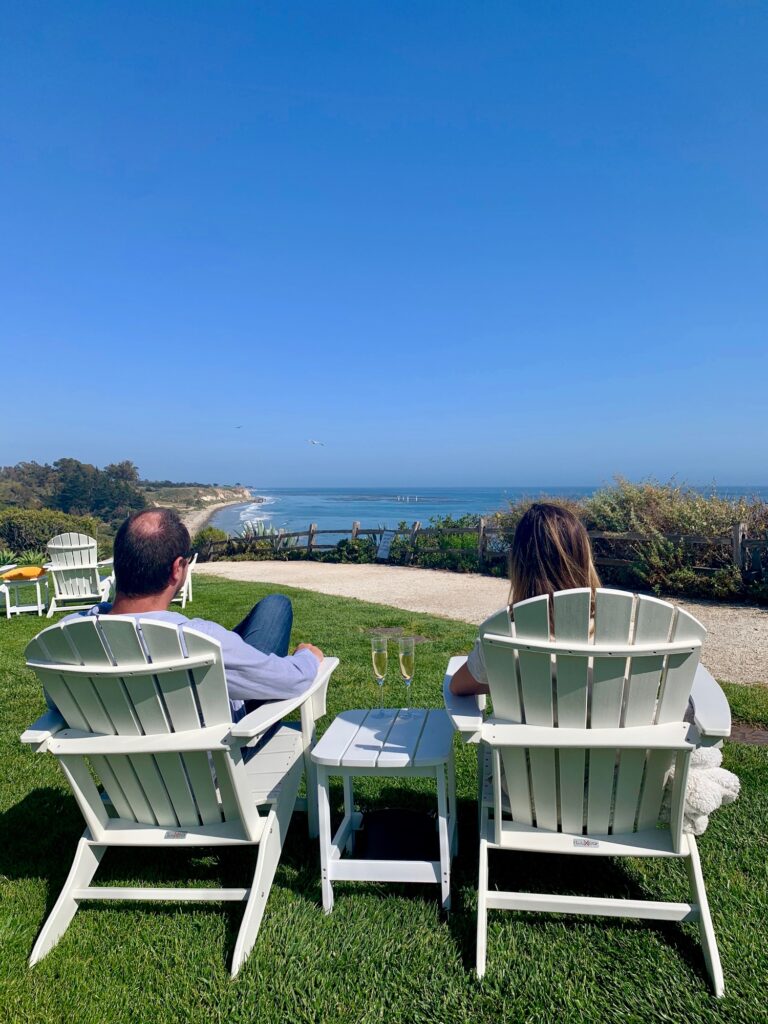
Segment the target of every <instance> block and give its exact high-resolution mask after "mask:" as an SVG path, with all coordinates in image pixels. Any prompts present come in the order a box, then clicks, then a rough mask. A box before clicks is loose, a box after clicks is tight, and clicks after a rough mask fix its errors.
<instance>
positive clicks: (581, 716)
mask: <svg viewBox="0 0 768 1024" xmlns="http://www.w3.org/2000/svg"><path fill="white" fill-rule="evenodd" d="M553 604H554V628H553V630H552V635H551V638H550V602H549V598H548V597H547V596H546V595H545V596H543V597H536V598H531V599H530V600H527V601H522V602H520V603H519V604H516V605H515V606H514V610H513V618H512V620H510V615H509V612H508V611H507V609H502V610H501V611H500V612H497V613H496V614H495V615H493V616H491V617H490V618H489V619H488V620H487V621H486V622H485V623H483V625H482V626H481V627H480V632H481V636H482V646H483V654H484V657H485V663H486V667H487V671H488V678H489V687H490V691H491V700H492V702H493V716H492V717H490V718H484V717H483V707H484V702H485V698H484V697H483V698H478V697H456V696H454V695H452V694H450V692H449V690H448V686H449V684H450V679H451V677H452V675H453V673H454V672H455V671H456V670H457V669H458V668H459V667H460V665H461V664H463V663H464V661H465V659H463V658H453V659H452V660H451V663H450V664H449V666H448V675H447V676H446V684H445V693H446V704H447V706H448V710H449V714H451V717H452V718H453V721H454V725H455V727H456V728H457V729H458V730H459V731H460V732H461V733H462V735H463V737H464V738H465V739H466V740H468V741H470V742H476V743H480V744H481V748H480V749H481V750H482V752H483V754H484V757H482V758H481V759H480V760H481V767H482V773H481V775H480V789H481V796H480V876H479V884H478V910H477V973H478V975H479V976H480V977H482V975H483V974H484V972H485V963H486V939H487V912H488V910H489V909H503V910H527V911H534V912H545V913H561V914H593V915H606V916H610V917H637V918H651V919H655V920H666V921H698V924H699V930H700V936H701V942H702V946H703V951H704V957H705V960H706V964H707V968H708V970H709V973H710V976H711V978H712V983H713V986H714V989H715V993H716V994H717V995H718V996H720V995H722V993H723V973H722V969H721V966H720V957H719V954H718V950H717V944H716V942H715V934H714V930H713V926H712V919H711V916H710V912H709V905H708V901H707V893H706V889H705V887H704V879H703V876H702V871H701V864H700V861H699V855H698V850H697V847H696V840H695V839H694V837H693V836H692V835H690V834H687V833H684V832H683V809H684V800H685V787H686V780H687V775H688V762H689V759H690V755H691V751H692V750H693V749H695V747H696V746H697V745H703V744H712V743H718V742H722V739H723V737H725V736H728V735H729V734H730V711H729V709H728V704H727V701H726V699H725V696H724V695H723V693H722V690H720V688H719V686H718V685H717V683H716V682H715V680H714V679H713V678H712V677H711V676H710V675H709V673H708V672H707V671H706V670H705V669H703V668H702V667H701V666H699V664H698V662H699V651H700V647H701V643H702V640H703V638H704V635H705V633H706V630H705V629H704V627H703V626H702V625H701V624H700V623H699V622H697V621H696V619H694V618H693V617H692V616H691V615H689V614H688V613H687V612H684V611H683V610H682V609H676V608H674V607H673V606H672V605H671V604H668V603H667V602H665V601H659V600H656V599H655V598H651V597H635V596H634V595H633V594H630V593H624V592H622V591H613V590H604V589H601V590H598V591H597V592H596V597H595V612H594V623H593V628H592V627H591V625H590V604H591V593H590V591H589V590H588V589H586V590H567V591H561V592H560V593H556V594H555V595H554V598H553ZM694 684H695V685H694ZM692 688H693V690H692ZM689 696H691V697H692V699H693V702H694V705H695V723H694V724H693V725H691V724H689V723H687V722H685V721H683V716H684V715H685V712H686V708H687V704H688V699H689ZM673 765H675V776H674V785H673V787H672V793H671V807H672V810H671V823H670V825H669V827H668V828H660V827H658V825H659V819H660V810H661V805H662V798H663V795H664V789H665V784H666V781H667V775H668V772H669V769H670V768H671V767H672V766H673ZM502 769H503V776H502ZM502 777H503V778H505V779H506V786H507V790H508V801H507V800H506V799H505V794H504V793H503V787H502ZM489 849H496V850H519V851H526V852H530V853H536V854H546V853H557V854H565V853H570V854H578V855H581V856H582V857H584V858H592V857H603V856H610V857H678V858H682V859H683V860H684V862H685V866H686V869H687V873H688V878H689V881H690V886H691V890H692V899H691V902H690V903H668V902H656V901H647V900H623V899H609V898H588V897H578V896H559V895H547V894H537V893H524V892H499V891H496V890H494V889H492V888H491V887H490V886H489V882H488V850H489Z"/></svg>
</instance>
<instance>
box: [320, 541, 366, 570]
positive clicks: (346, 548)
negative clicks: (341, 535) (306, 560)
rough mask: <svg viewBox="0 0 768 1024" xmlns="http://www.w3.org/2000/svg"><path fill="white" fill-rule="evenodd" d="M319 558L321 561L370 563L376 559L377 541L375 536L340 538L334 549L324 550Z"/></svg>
mask: <svg viewBox="0 0 768 1024" xmlns="http://www.w3.org/2000/svg"><path fill="white" fill-rule="evenodd" d="M318 558H319V560H320V561H321V562H350V563H354V564H357V565H365V564H369V563H370V562H375V561H376V541H375V540H374V539H373V537H364V538H357V539H356V540H352V539H351V538H350V539H349V540H346V539H344V540H340V541H339V543H338V544H337V545H336V547H335V549H334V550H333V551H323V552H322V553H320V554H319V555H318Z"/></svg>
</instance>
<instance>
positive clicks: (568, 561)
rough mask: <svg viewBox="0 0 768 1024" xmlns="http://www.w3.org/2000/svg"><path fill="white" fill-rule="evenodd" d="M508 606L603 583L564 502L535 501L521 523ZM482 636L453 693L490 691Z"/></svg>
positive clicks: (512, 556) (514, 549)
mask: <svg viewBox="0 0 768 1024" xmlns="http://www.w3.org/2000/svg"><path fill="white" fill-rule="evenodd" d="M509 582H510V592H509V604H510V608H511V606H512V605H513V604H514V603H516V602H518V601H525V600H527V599H528V598H529V597H539V596H540V595H541V594H550V595H552V594H553V593H555V591H557V590H572V589H575V588H579V587H590V588H591V589H592V591H593V592H594V590H595V588H596V587H599V586H600V580H599V579H598V576H597V573H596V572H595V565H594V562H593V561H592V548H591V546H590V543H589V537H588V536H587V531H586V530H585V529H584V526H583V525H582V524H581V522H580V521H579V520H578V519H577V518H576V516H575V515H574V514H573V512H569V510H568V509H567V508H563V507H562V506H560V505H550V504H547V503H545V502H537V503H536V504H535V505H531V507H530V508H529V509H528V511H527V512H526V513H525V515H524V516H523V518H522V519H521V520H520V522H519V523H518V524H517V529H516V530H515V536H514V539H513V541H512V549H511V551H510V560H509ZM488 692H489V691H488V676H487V673H486V671H485V662H484V661H483V649H482V644H481V643H480V640H479V638H478V640H477V641H476V642H475V646H474V647H473V648H472V650H471V652H470V654H469V657H468V658H467V663H466V665H462V667H461V668H460V669H459V670H458V672H456V673H455V674H454V676H453V679H452V680H451V693H456V694H469V693H488Z"/></svg>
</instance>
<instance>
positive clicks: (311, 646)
mask: <svg viewBox="0 0 768 1024" xmlns="http://www.w3.org/2000/svg"><path fill="white" fill-rule="evenodd" d="M299 651H311V652H312V654H314V656H315V657H316V658H317V660H318V661H322V660H323V658H324V657H325V655H324V654H323V652H322V651H321V650H320V648H319V647H315V645H314V644H299V645H298V647H297V648H296V650H295V651H294V652H293V653H294V654H298V653H299Z"/></svg>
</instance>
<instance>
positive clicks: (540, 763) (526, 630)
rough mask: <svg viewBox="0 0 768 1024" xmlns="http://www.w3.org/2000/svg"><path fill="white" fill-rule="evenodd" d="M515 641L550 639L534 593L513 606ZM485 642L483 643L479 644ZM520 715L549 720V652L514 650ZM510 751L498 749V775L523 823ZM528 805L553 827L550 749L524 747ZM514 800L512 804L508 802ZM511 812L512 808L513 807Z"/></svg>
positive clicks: (520, 775)
mask: <svg viewBox="0 0 768 1024" xmlns="http://www.w3.org/2000/svg"><path fill="white" fill-rule="evenodd" d="M514 619H515V638H514V639H515V641H528V640H539V639H540V640H544V641H549V638H550V621H549V598H548V597H547V596H546V595H544V596H543V597H534V598H531V599H530V600H528V601H521V602H520V603H519V604H517V605H515V608H514ZM484 646H485V644H484ZM518 663H519V668H520V693H521V699H522V714H523V715H524V721H525V722H527V723H528V724H529V725H544V726H550V725H553V724H554V686H553V681H552V656H551V653H550V652H549V651H543V652H538V651H534V650H523V649H521V648H518ZM489 681H490V686H491V699H492V700H493V704H494V708H495V707H496V692H495V686H494V681H493V679H492V678H491V677H490V676H489ZM508 753H510V751H509V750H508V749H506V748H505V749H504V750H502V752H501V760H502V762H503V764H504V774H505V777H506V780H507V788H508V790H509V794H510V806H512V807H513V808H514V807H517V808H519V810H518V813H519V814H520V815H521V817H520V820H522V821H526V820H527V819H529V815H526V813H525V812H526V803H527V802H526V780H525V772H524V769H523V767H522V763H521V761H520V759H519V756H515V755H513V757H508V756H507V755H508ZM527 754H528V764H529V768H530V804H531V809H532V814H533V817H532V818H530V820H531V821H532V820H534V819H535V821H536V823H537V824H538V825H539V826H540V827H541V828H547V829H557V823H558V821H557V774H556V766H555V754H554V751H552V750H530V751H528V752H527ZM513 801H514V802H513ZM513 814H514V810H513Z"/></svg>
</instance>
